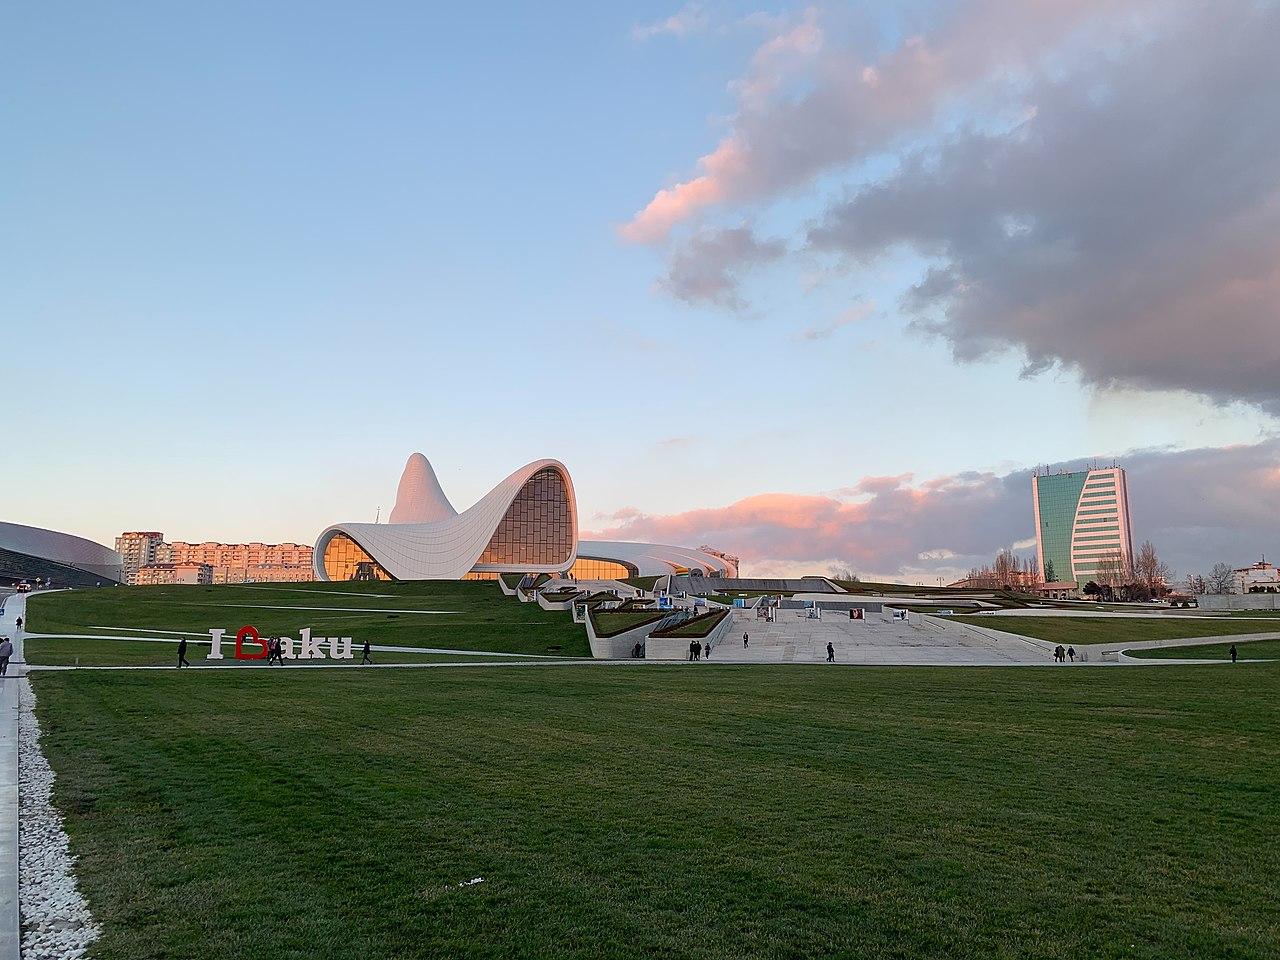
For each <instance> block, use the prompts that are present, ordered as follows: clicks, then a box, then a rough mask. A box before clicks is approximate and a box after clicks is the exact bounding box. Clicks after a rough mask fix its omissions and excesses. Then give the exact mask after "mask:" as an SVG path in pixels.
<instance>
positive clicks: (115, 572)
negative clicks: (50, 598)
mask: <svg viewBox="0 0 1280 960" xmlns="http://www.w3.org/2000/svg"><path fill="white" fill-rule="evenodd" d="M37 577H39V578H40V579H41V580H52V581H53V583H54V585H55V586H63V587H91V586H94V585H96V584H99V583H119V582H120V581H121V580H123V579H124V560H123V559H122V558H121V556H120V554H118V553H116V551H114V550H112V549H111V548H110V547H104V546H103V545H102V544H100V543H95V542H94V541H92V540H86V539H84V538H83V537H73V536H72V535H71V534H69V533H59V532H58V531H56V530H45V529H43V528H41V527H28V526H25V525H24V524H21V523H0V583H7V582H14V583H16V582H19V581H21V580H28V581H34V580H35V579H36V578H37Z"/></svg>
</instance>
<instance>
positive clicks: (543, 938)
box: [33, 663, 1280, 960]
mask: <svg viewBox="0 0 1280 960" xmlns="http://www.w3.org/2000/svg"><path fill="white" fill-rule="evenodd" d="M33 683H34V684H35V688H36V692H37V695H38V697H39V706H38V715H39V717H40V720H41V724H42V728H43V730H44V736H43V741H42V743H43V747H44V750H45V752H46V754H47V755H48V756H49V758H50V760H51V762H52V764H53V766H54V768H55V770H56V771H57V774H58V780H57V784H56V789H55V793H54V799H55V802H56V803H57V805H58V806H59V808H60V809H61V810H62V811H63V812H64V813H65V815H66V827H67V830H68V832H69V833H70V835H71V839H72V849H73V852H74V853H75V854H76V855H77V856H78V864H77V872H78V875H79V882H80V886H81V889H82V890H83V891H84V892H85V894H86V895H87V897H88V899H89V902H90V904H91V906H92V908H93V910H94V913H95V916H96V918H97V919H98V921H99V922H100V923H101V924H102V925H103V927H104V936H103V939H102V941H101V942H100V943H99V945H98V946H97V947H96V948H95V954H94V955H95V956H97V957H99V958H102V960H111V958H120V960H124V958H128V960H152V958H162V957H163V958H170V960H179V958H188V957H199V958H202V960H230V958H243V957H253V958H254V960H283V958H290V960H293V958H310V957H324V958H326V960H346V958H352V960H375V958H399V960H409V958H419V957H422V958H426V957H459V956H466V957H568V958H584V960H585V958H630V957H639V956H664V957H680V958H685V957H688V958H725V960H737V958H755V957H762V958H763V957H767V958H782V957H892V958H898V960H908V958H934V957H1004V958H1015V957H1041V958H1071V960H1074V958H1080V957H1090V958H1092V957H1102V958H1107V957H1125V958H1161V960H1164V958H1196V960H1199V958H1204V957H1235V958H1245V957H1274V956H1275V955H1276V944H1277V943H1278V942H1280V911H1278V910H1277V906H1276V898H1275V878H1276V876H1277V875H1280V834H1278V833H1277V831H1276V828H1275V823H1276V822H1275V785H1276V783H1277V782H1280V712H1278V710H1277V707H1276V703H1275V700H1274V698H1273V697H1272V696H1271V695H1270V691H1273V690H1275V689H1276V686H1277V683H1280V667H1277V666H1274V665H1257V666H1249V667H1245V668H1239V669H1233V670H1204V669H1202V668H1183V667H1167V668H1160V669H1149V670H1138V669H1107V670H1058V671H1053V670H1049V669H1041V670H1037V669H1017V670H999V669H984V668H974V669H964V670H940V669H930V668H920V669H876V668H868V669H856V670H855V669H840V668H818V667H794V668H788V669H786V670H759V669H753V668H743V667H739V668H735V667H727V666H717V665H715V664H714V663H713V664H705V665H699V668H698V669H697V670H694V669H685V668H682V667H672V668H669V669H667V668H663V669H653V668H646V667H640V668H632V669H627V668H617V667H614V668H598V667H585V668H573V669H570V668H563V669H535V668H526V669H513V670H504V671H498V670H487V671H471V670H466V669H462V670H450V671H426V672H424V671H377V672H373V671H366V672H363V673H361V672H358V671H311V672H304V671H293V672H292V673H282V672H278V675H276V676H267V675H266V674H263V673H254V672H252V671H225V672H222V673H216V674H215V673H203V674H199V673H195V672H190V673H185V674H179V673H178V672H177V671H173V672H169V673H148V674H128V673H119V674H115V673H113V674H90V673H67V674H47V675H37V676H36V677H35V678H34V680H33ZM474 877H483V878H484V882H483V883H481V884H476V885H474V886H466V887H460V886H458V884H459V883H461V882H463V881H467V880H470V879H472V878H474Z"/></svg>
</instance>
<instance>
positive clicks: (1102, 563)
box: [1031, 467, 1133, 586]
mask: <svg viewBox="0 0 1280 960" xmlns="http://www.w3.org/2000/svg"><path fill="white" fill-rule="evenodd" d="M1031 499H1032V502H1033V503H1034V505H1035V514H1036V554H1037V556H1038V557H1039V560H1040V572H1041V575H1042V576H1043V577H1044V579H1045V580H1046V581H1067V580H1074V581H1076V583H1077V584H1080V585H1081V586H1083V585H1084V584H1086V583H1088V582H1089V581H1090V580H1097V579H1098V578H1099V576H1100V575H1102V576H1106V575H1107V574H1108V573H1109V572H1115V573H1119V572H1120V571H1127V570H1128V569H1129V568H1130V567H1131V566H1132V561H1133V537H1132V534H1131V533H1130V531H1129V491H1128V487H1127V485H1126V482H1125V474H1124V470H1122V469H1121V468H1119V467H1111V468H1109V469H1106V470H1079V471H1076V472H1074V473H1036V474H1035V475H1033V476H1032V478H1031Z"/></svg>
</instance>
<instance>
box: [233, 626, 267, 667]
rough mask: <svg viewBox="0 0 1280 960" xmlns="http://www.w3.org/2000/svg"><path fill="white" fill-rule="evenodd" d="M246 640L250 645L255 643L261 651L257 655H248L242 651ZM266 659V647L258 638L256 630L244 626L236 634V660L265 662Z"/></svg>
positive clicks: (248, 653) (247, 652) (245, 651)
mask: <svg viewBox="0 0 1280 960" xmlns="http://www.w3.org/2000/svg"><path fill="white" fill-rule="evenodd" d="M246 640H248V641H249V642H250V643H256V644H257V645H258V646H260V647H261V648H262V649H261V650H260V651H259V652H257V653H250V652H249V651H247V650H245V649H244V642H245V641H246ZM266 658H267V645H266V644H265V643H263V642H262V638H261V637H259V636H258V628H257V627H250V626H244V627H241V628H240V631H239V632H238V633H237V634H236V659H237V660H265V659H266Z"/></svg>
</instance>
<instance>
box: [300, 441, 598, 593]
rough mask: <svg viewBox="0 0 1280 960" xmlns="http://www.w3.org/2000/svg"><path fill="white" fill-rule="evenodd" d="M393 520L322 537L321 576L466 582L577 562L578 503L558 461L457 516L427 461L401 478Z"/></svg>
mask: <svg viewBox="0 0 1280 960" xmlns="http://www.w3.org/2000/svg"><path fill="white" fill-rule="evenodd" d="M391 520H392V522H391V523H339V524H335V525H334V526H332V527H329V528H328V529H327V530H325V531H324V532H323V533H321V534H320V538H319V540H317V541H316V549H315V570H316V577H317V578H318V579H321V580H337V579H341V580H350V579H357V578H358V579H396V580H459V579H462V578H464V577H466V576H467V575H468V574H493V573H524V572H536V573H557V572H559V571H563V570H567V569H569V567H571V566H572V565H573V561H574V559H575V557H576V555H577V543H578V505H577V500H576V499H575V497H574V493H573V481H572V480H571V479H570V477H569V471H568V470H567V469H565V466H564V464H562V463H560V462H559V461H557V460H535V461H534V462H533V463H528V464H525V465H524V466H523V467H521V468H520V469H519V470H517V471H515V472H514V473H513V474H511V475H510V476H509V477H507V478H506V479H505V480H503V481H502V482H501V483H499V484H498V485H497V486H496V487H494V488H493V489H492V490H491V491H489V493H487V494H485V496H484V497H482V498H481V499H480V500H479V501H478V502H477V503H475V504H474V505H473V506H472V507H470V508H469V509H467V510H464V511H463V512H462V513H458V512H457V511H456V510H455V509H454V507H453V505H452V504H451V503H450V502H449V500H448V498H447V497H446V496H445V494H444V491H443V490H442V489H441V488H440V482H439V481H438V480H437V479H436V475H435V471H434V470H432V469H431V464H430V463H429V462H428V461H427V458H426V457H424V456H423V455H422V454H420V453H415V454H414V455H413V456H411V457H410V458H409V461H408V463H406V464H405V469H404V474H403V475H402V476H401V478H400V487H399V491H398V493H397V496H396V505H395V508H394V509H393V510H392V511H391Z"/></svg>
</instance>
